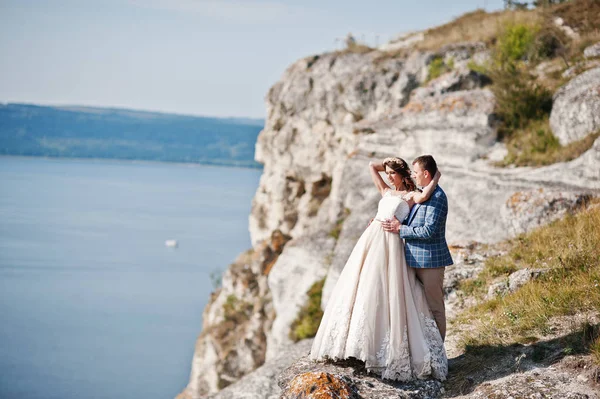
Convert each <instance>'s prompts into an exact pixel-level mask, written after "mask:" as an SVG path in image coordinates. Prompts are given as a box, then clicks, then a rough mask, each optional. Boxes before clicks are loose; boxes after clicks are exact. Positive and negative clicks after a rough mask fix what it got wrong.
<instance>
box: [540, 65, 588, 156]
mask: <svg viewBox="0 0 600 399" xmlns="http://www.w3.org/2000/svg"><path fill="white" fill-rule="evenodd" d="M550 128H551V129H552V132H553V133H554V135H555V136H556V137H557V138H558V140H559V141H560V143H561V144H562V145H567V144H569V143H571V142H573V141H577V140H580V139H582V138H584V137H585V136H587V135H588V134H590V133H594V132H596V131H598V130H600V67H597V68H594V69H590V70H589V71H586V72H584V73H582V74H581V75H579V76H577V77H576V78H574V79H573V80H571V81H570V82H569V83H567V84H566V85H564V86H563V87H561V88H560V89H559V90H558V91H557V92H556V93H555V94H554V103H553V105H552V112H551V114H550Z"/></svg>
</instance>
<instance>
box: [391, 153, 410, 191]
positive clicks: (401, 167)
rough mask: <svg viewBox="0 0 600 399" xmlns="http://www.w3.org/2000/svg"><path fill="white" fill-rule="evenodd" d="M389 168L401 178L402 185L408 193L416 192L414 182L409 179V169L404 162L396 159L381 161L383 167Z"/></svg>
mask: <svg viewBox="0 0 600 399" xmlns="http://www.w3.org/2000/svg"><path fill="white" fill-rule="evenodd" d="M386 166H389V167H390V169H392V170H393V171H394V172H396V173H398V174H399V175H400V176H401V177H402V183H403V184H404V187H405V188H406V189H407V190H408V191H417V185H416V184H415V181H414V180H413V179H412V177H410V168H409V167H408V164H407V163H406V161H405V160H404V159H402V158H398V157H389V158H386V159H384V160H383V167H384V168H385V167H386Z"/></svg>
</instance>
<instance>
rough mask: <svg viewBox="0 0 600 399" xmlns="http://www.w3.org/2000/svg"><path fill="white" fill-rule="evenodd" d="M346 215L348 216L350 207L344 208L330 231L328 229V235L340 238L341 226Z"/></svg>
mask: <svg viewBox="0 0 600 399" xmlns="http://www.w3.org/2000/svg"><path fill="white" fill-rule="evenodd" d="M348 216H350V209H348V208H344V213H343V214H342V216H340V217H339V218H338V220H337V221H336V222H335V226H333V228H332V229H331V231H329V236H330V237H333V238H335V239H336V240H337V239H339V238H340V233H341V232H342V227H344V222H345V221H346V218H347V217H348Z"/></svg>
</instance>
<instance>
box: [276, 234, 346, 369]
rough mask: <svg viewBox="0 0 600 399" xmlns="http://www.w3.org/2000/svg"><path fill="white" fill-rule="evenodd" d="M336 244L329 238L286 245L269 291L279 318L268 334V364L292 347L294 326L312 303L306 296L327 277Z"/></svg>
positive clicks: (298, 241)
mask: <svg viewBox="0 0 600 399" xmlns="http://www.w3.org/2000/svg"><path fill="white" fill-rule="evenodd" d="M334 244H335V240H334V239H333V238H332V237H330V236H328V235H326V234H319V235H316V236H309V237H302V238H299V239H294V240H292V241H290V242H289V243H288V244H287V245H286V247H285V249H284V251H283V253H282V254H281V255H280V256H279V258H278V259H277V263H276V264H275V265H274V266H273V268H272V269H271V272H270V273H269V277H268V282H269V290H270V292H271V295H272V298H273V306H274V308H275V313H276V315H277V316H276V317H275V320H274V321H273V325H272V327H271V330H270V331H269V332H268V334H267V353H266V359H267V360H270V359H272V358H274V357H276V356H277V355H278V354H279V353H280V352H281V350H282V349H283V348H285V347H287V346H289V345H291V344H292V340H291V339H290V338H289V333H290V326H291V324H292V322H293V321H294V320H295V319H296V318H297V315H298V311H299V310H300V308H301V307H302V306H303V305H304V304H305V303H306V302H307V300H308V296H307V295H306V292H307V291H308V290H309V289H310V287H311V286H312V285H313V284H314V283H315V282H317V281H319V280H321V279H323V278H324V277H325V276H326V274H327V266H328V264H327V261H326V259H327V257H328V256H330V255H331V252H332V251H333V246H334Z"/></svg>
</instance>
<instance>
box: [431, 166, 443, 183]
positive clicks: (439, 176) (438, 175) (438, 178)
mask: <svg viewBox="0 0 600 399" xmlns="http://www.w3.org/2000/svg"><path fill="white" fill-rule="evenodd" d="M441 177H442V172H440V170H439V169H438V170H437V171H436V172H435V176H433V178H434V179H435V180H436V181H439V180H440V178H441Z"/></svg>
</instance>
